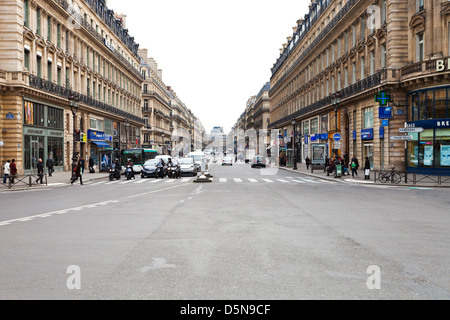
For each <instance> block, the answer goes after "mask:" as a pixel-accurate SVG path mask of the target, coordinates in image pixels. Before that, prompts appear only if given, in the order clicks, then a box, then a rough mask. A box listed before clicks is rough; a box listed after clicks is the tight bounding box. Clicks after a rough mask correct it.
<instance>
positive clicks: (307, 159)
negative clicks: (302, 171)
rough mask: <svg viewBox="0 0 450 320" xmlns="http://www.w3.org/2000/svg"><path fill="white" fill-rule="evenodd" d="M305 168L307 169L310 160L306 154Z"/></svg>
mask: <svg viewBox="0 0 450 320" xmlns="http://www.w3.org/2000/svg"><path fill="white" fill-rule="evenodd" d="M305 161H306V170H309V166H310V165H311V160H310V159H309V157H308V156H306V160H305Z"/></svg>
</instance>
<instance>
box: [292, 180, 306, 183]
mask: <svg viewBox="0 0 450 320" xmlns="http://www.w3.org/2000/svg"><path fill="white" fill-rule="evenodd" d="M292 181H294V182H297V183H305V181H300V180H292Z"/></svg>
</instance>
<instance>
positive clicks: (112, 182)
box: [106, 181, 119, 185]
mask: <svg viewBox="0 0 450 320" xmlns="http://www.w3.org/2000/svg"><path fill="white" fill-rule="evenodd" d="M114 183H119V181H111V182H108V183H106V184H107V185H108V184H114Z"/></svg>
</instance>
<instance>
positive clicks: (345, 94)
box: [269, 69, 397, 129]
mask: <svg viewBox="0 0 450 320" xmlns="http://www.w3.org/2000/svg"><path fill="white" fill-rule="evenodd" d="M389 71H391V73H390V72H389ZM392 75H397V72H394V70H387V69H383V70H380V71H378V72H377V73H375V74H374V75H372V76H370V77H367V78H365V79H363V80H361V81H359V82H356V83H355V84H352V85H350V86H348V87H346V88H344V89H342V90H340V91H338V92H337V93H338V94H340V96H341V99H348V98H351V97H354V96H357V95H360V94H364V93H365V92H366V91H367V90H369V89H373V88H376V87H377V86H380V85H382V84H384V83H387V82H386V81H385V80H386V79H389V77H390V76H392ZM332 97H333V95H329V96H327V97H326V98H324V99H322V100H319V101H316V102H314V103H312V104H310V105H308V106H306V107H304V108H301V109H300V110H298V111H297V112H295V113H292V114H290V115H288V116H287V117H284V118H282V119H280V120H278V121H274V122H272V123H271V124H270V125H269V128H271V129H275V128H277V127H278V126H281V125H284V124H286V123H290V122H291V121H292V120H295V119H297V118H300V117H302V116H305V115H307V114H310V113H313V112H316V111H318V110H320V109H322V108H326V107H330V106H332V103H333V98H332Z"/></svg>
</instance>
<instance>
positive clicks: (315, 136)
mask: <svg viewBox="0 0 450 320" xmlns="http://www.w3.org/2000/svg"><path fill="white" fill-rule="evenodd" d="M317 140H318V139H317V134H315V135H313V136H311V142H313V141H317Z"/></svg>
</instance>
